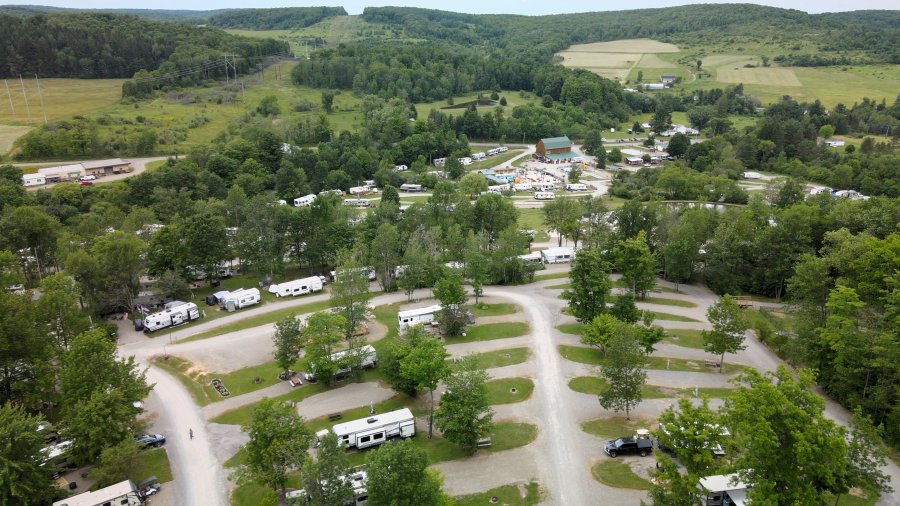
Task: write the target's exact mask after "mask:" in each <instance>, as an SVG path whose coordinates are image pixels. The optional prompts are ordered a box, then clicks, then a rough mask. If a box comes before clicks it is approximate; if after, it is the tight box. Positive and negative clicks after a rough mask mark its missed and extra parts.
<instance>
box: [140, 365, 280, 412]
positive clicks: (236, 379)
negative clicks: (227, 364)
mask: <svg viewBox="0 0 900 506" xmlns="http://www.w3.org/2000/svg"><path fill="white" fill-rule="evenodd" d="M153 363H154V365H156V366H157V367H159V368H161V369H164V370H166V371H167V372H169V373H170V374H172V375H173V376H175V377H176V378H178V380H179V381H180V382H181V383H182V384H183V385H185V387H186V388H187V389H188V391H189V392H190V393H191V396H192V397H193V398H194V401H195V402H196V403H197V404H198V405H200V406H205V405H207V404H210V403H213V402H218V401H222V400H225V399H226V397H222V396H221V395H220V394H219V393H218V392H217V391H216V389H214V388H213V387H212V380H213V378H219V379H221V380H222V383H223V384H224V385H225V388H227V389H228V391H229V392H230V393H231V395H232V396H237V395H241V394H245V393H248V392H252V391H254V390H259V389H262V388H266V387H268V386H272V385H274V384H276V383H278V381H279V379H278V374H279V373H280V372H281V368H280V367H278V365H277V364H276V363H275V362H274V361H271V362H266V363H264V364H259V365H255V366H252V367H246V368H244V369H238V370H237V371H232V372H230V373H226V374H217V373H205V372H198V371H196V370H195V367H194V364H193V363H191V362H190V361H188V360H185V359H183V358H181V357H176V356H169V358H168V360H167V359H165V358H158V357H157V358H155V359H154V360H153ZM295 368H296V367H295ZM257 378H258V381H257Z"/></svg>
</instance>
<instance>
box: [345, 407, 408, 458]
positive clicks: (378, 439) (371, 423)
mask: <svg viewBox="0 0 900 506" xmlns="http://www.w3.org/2000/svg"><path fill="white" fill-rule="evenodd" d="M331 430H332V432H334V434H335V435H336V436H337V438H338V444H339V445H341V446H344V447H347V448H357V449H360V450H362V449H363V448H369V447H370V446H377V445H380V444H381V443H384V442H385V441H387V440H388V439H391V438H407V437H412V436H414V435H416V419H415V417H414V416H413V414H412V411H410V410H409V408H403V409H398V410H397V411H390V412H388V413H382V414H380V415H372V416H370V417H368V418H361V419H359V420H353V421H352V422H346V423H339V424H337V425H335V426H334V427H332V429H331Z"/></svg>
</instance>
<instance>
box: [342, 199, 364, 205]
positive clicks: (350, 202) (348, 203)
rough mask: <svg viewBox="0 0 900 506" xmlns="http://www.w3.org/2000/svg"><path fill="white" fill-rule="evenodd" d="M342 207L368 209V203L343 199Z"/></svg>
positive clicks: (360, 200)
mask: <svg viewBox="0 0 900 506" xmlns="http://www.w3.org/2000/svg"><path fill="white" fill-rule="evenodd" d="M344 205H345V206H348V207H350V206H352V207H369V201H368V200H366V199H344Z"/></svg>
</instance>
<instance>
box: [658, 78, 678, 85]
mask: <svg viewBox="0 0 900 506" xmlns="http://www.w3.org/2000/svg"><path fill="white" fill-rule="evenodd" d="M676 80H678V77H677V76H659V82H661V83H663V84H671V83H674V82H675V81H676Z"/></svg>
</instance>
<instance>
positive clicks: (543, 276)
mask: <svg viewBox="0 0 900 506" xmlns="http://www.w3.org/2000/svg"><path fill="white" fill-rule="evenodd" d="M568 277H569V273H568V272H554V273H552V274H538V275H537V276H535V277H534V280H535V281H544V280H546V279H562V278H568Z"/></svg>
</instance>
